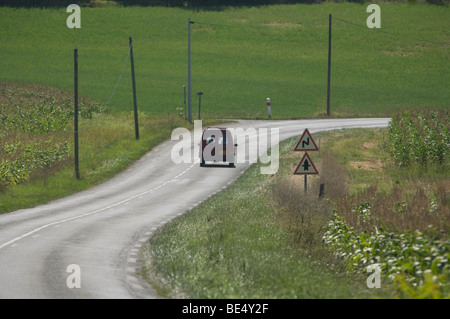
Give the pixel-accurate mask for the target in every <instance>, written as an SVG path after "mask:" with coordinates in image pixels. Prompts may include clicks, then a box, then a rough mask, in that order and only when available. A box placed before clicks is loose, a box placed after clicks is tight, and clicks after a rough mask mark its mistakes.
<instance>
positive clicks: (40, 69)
mask: <svg viewBox="0 0 450 319" xmlns="http://www.w3.org/2000/svg"><path fill="white" fill-rule="evenodd" d="M380 6H381V10H382V17H383V18H382V29H381V30H375V29H368V28H367V27H366V26H365V22H366V19H367V15H368V14H367V13H366V7H365V6H362V5H360V4H354V3H327V4H320V5H273V6H260V7H245V8H233V7H224V8H223V10H220V11H203V10H196V11H191V10H185V9H181V8H162V7H143V8H142V7H105V8H87V7H83V8H82V10H81V11H82V12H81V16H82V27H81V29H69V28H67V27H66V25H65V22H66V19H67V17H68V13H66V11H65V8H60V9H36V8H34V9H22V8H19V9H13V8H7V7H0V21H1V22H0V26H1V28H0V36H1V37H2V38H3V39H6V41H4V43H2V46H1V47H0V56H1V57H2V58H1V59H0V69H1V70H2V72H1V73H0V81H4V80H8V81H20V82H28V83H41V84H45V85H49V86H54V87H59V88H62V89H64V90H71V89H72V86H73V74H72V73H73V49H74V48H75V47H77V48H78V50H79V72H80V75H79V79H80V94H81V95H83V96H88V97H90V98H93V99H95V100H97V101H102V102H105V101H107V100H108V99H109V97H110V96H111V92H112V91H113V88H114V87H115V85H116V83H118V79H119V77H120V75H121V72H122V68H123V66H124V64H125V61H127V62H126V64H125V69H124V73H123V76H122V77H121V81H120V82H119V85H118V87H117V90H116V91H115V94H114V96H113V98H112V99H111V101H110V105H111V107H112V108H114V109H116V110H120V111H122V112H127V111H126V109H127V108H128V107H129V105H130V100H131V98H130V95H131V79H130V62H129V59H128V60H127V55H128V51H129V50H128V38H129V36H132V37H133V43H134V57H135V67H136V82H137V93H138V105H139V109H140V110H141V111H142V112H144V113H146V114H149V115H150V116H155V115H165V114H167V113H170V114H175V113H176V108H177V107H183V104H184V102H183V101H184V92H183V85H186V86H187V20H188V18H191V19H192V20H193V21H194V22H196V23H195V24H192V25H191V27H192V34H191V36H192V37H191V38H192V39H191V40H192V43H191V45H192V95H193V97H192V105H193V107H194V108H196V107H197V103H198V99H197V96H196V93H197V92H199V91H202V92H203V93H204V95H203V97H202V114H203V117H204V118H205V119H207V118H253V119H255V118H261V119H264V118H267V112H266V104H265V101H266V98H267V97H270V98H271V100H272V116H273V118H275V119H286V118H305V117H315V116H323V115H324V113H325V111H326V85H327V83H326V75H327V54H328V15H329V14H330V13H331V14H332V15H333V42H332V43H333V48H332V73H331V76H332V81H331V85H332V86H331V112H332V116H336V117H348V116H350V117H353V116H375V115H383V116H388V115H391V114H392V113H393V111H394V110H396V109H398V108H400V107H408V108H409V107H425V106H429V107H440V108H445V107H448V101H449V99H450V96H449V93H448V90H447V86H446V84H447V83H448V82H449V80H450V78H449V76H450V75H449V74H450V72H449V71H450V70H449V63H448V60H449V50H448V43H449V39H450V34H449V31H448V30H450V28H448V21H450V13H449V11H448V10H447V8H445V7H441V6H434V5H428V4H416V5H408V4H390V3H380ZM355 24H356V25H355Z"/></svg>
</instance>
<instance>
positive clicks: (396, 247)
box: [323, 205, 450, 293]
mask: <svg viewBox="0 0 450 319" xmlns="http://www.w3.org/2000/svg"><path fill="white" fill-rule="evenodd" d="M363 206H364V205H363ZM366 213H367V212H366ZM323 241H324V243H325V244H326V245H327V246H329V247H330V248H331V250H332V251H333V252H334V253H335V254H336V255H337V256H338V257H339V258H342V259H345V260H346V261H347V262H348V265H349V267H350V269H351V270H353V271H359V272H364V271H365V270H366V269H367V267H368V266H369V265H373V264H378V265H379V266H380V269H381V271H382V274H383V275H384V277H385V278H387V279H388V280H389V281H391V282H393V281H397V282H402V281H403V283H405V282H406V283H409V284H411V285H412V286H414V287H419V286H422V285H423V284H424V283H425V282H426V280H429V278H427V276H428V275H430V276H431V277H430V278H433V280H434V281H436V282H437V283H436V284H437V285H438V286H441V290H444V292H445V289H448V287H445V286H444V284H445V283H448V281H449V279H450V275H449V263H448V260H449V257H450V242H449V241H448V240H437V239H436V238H434V236H433V235H432V231H431V230H430V233H429V234H424V233H421V232H419V231H415V232H405V233H400V234H398V233H393V232H389V231H387V230H386V229H385V228H380V229H378V230H377V231H376V232H375V233H372V234H370V233H368V232H363V233H357V232H356V231H355V230H354V229H353V228H351V227H349V226H348V225H347V224H346V222H345V220H344V219H343V218H342V217H340V216H339V215H338V214H334V216H333V219H332V220H331V221H330V222H329V224H328V227H327V230H326V232H325V234H324V236H323ZM446 293H448V291H447V292H446Z"/></svg>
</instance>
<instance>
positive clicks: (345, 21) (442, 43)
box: [335, 17, 450, 45]
mask: <svg viewBox="0 0 450 319" xmlns="http://www.w3.org/2000/svg"><path fill="white" fill-rule="evenodd" d="M335 19H336V20H338V21H341V22H344V23H347V24H350V25H354V26H356V27H359V28H363V29H367V26H365V25H360V24H357V23H354V22H350V21H347V20H344V19H340V18H336V17H335ZM375 31H376V32H380V33H384V34H389V35H394V36H398V37H403V38H410V39H413V40H416V41H421V42H428V43H433V44H438V45H450V43H449V42H441V41H434V40H433V41H432V40H426V39H420V38H415V37H412V36H409V35H405V34H400V33H395V32H388V31H384V30H382V29H378V28H376V29H375Z"/></svg>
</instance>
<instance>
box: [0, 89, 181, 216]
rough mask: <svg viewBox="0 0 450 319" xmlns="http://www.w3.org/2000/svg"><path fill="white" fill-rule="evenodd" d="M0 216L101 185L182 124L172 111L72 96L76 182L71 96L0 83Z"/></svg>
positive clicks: (54, 90) (67, 93) (50, 90)
mask: <svg viewBox="0 0 450 319" xmlns="http://www.w3.org/2000/svg"><path fill="white" fill-rule="evenodd" d="M0 103H1V106H2V108H1V110H0V114H1V116H0V123H1V125H2V131H1V132H0V137H1V139H0V151H1V152H0V213H5V212H10V211H13V210H16V209H20V208H27V207H33V206H36V205H38V204H42V203H46V202H48V201H50V200H53V199H57V198H61V197H63V196H67V195H70V194H73V193H75V192H78V191H81V190H84V189H87V188H89V187H91V186H93V185H97V184H99V183H102V182H104V181H106V180H108V179H109V178H111V177H113V176H114V175H116V174H117V173H119V172H121V171H122V170H124V169H125V168H127V167H128V166H129V165H131V164H132V163H134V162H135V161H136V160H137V159H138V158H140V157H141V156H142V155H144V154H145V153H146V152H148V151H149V150H151V149H152V148H153V147H154V146H156V145H157V144H159V143H161V142H163V141H165V140H167V139H168V138H170V134H171V132H172V130H173V129H174V128H175V127H179V126H181V125H186V123H185V121H184V120H182V119H181V118H180V117H178V116H170V115H169V116H159V117H157V118H155V117H149V116H148V115H146V114H145V113H140V114H139V125H140V126H139V128H140V138H139V140H136V138H135V132H134V117H133V113H130V112H128V113H119V112H117V111H111V110H110V109H109V108H107V107H105V106H104V105H101V104H96V103H95V101H93V100H89V99H85V98H81V99H80V110H81V111H80V124H79V160H80V164H79V165H80V176H81V178H80V180H77V179H76V178H75V173H74V146H73V144H74V142H73V141H74V137H73V97H72V94H71V93H69V92H66V91H61V90H59V89H54V88H51V87H46V86H42V85H27V84H19V83H4V82H3V83H0Z"/></svg>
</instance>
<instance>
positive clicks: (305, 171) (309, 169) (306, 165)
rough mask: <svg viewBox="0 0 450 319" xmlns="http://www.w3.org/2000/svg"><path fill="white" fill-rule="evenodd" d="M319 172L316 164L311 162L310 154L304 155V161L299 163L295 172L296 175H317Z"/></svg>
mask: <svg viewBox="0 0 450 319" xmlns="http://www.w3.org/2000/svg"><path fill="white" fill-rule="evenodd" d="M316 174H319V172H318V171H317V169H316V166H314V163H313V162H312V161H311V158H310V157H309V155H308V153H305V155H303V157H302V160H301V161H300V163H298V165H297V168H296V169H295V171H294V175H316Z"/></svg>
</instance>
